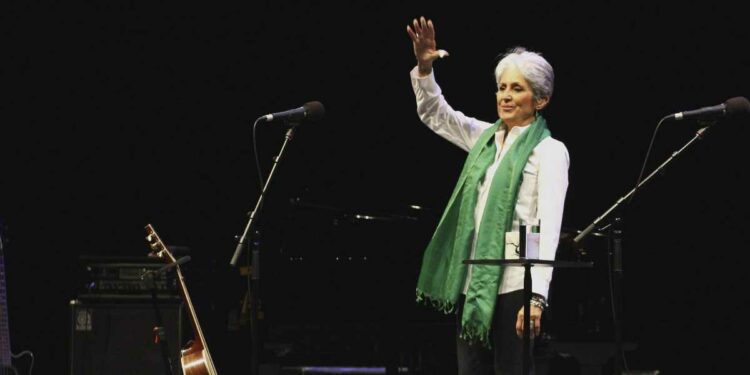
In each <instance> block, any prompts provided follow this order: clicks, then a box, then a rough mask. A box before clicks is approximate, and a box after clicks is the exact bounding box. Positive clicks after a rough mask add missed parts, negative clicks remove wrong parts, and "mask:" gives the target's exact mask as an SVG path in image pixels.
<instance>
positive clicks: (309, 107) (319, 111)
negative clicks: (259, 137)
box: [261, 101, 325, 122]
mask: <svg viewBox="0 0 750 375" xmlns="http://www.w3.org/2000/svg"><path fill="white" fill-rule="evenodd" d="M324 113H325V108H323V104H322V103H321V102H319V101H312V102H307V103H305V104H304V105H303V106H302V107H299V108H295V109H290V110H287V111H283V112H276V113H269V114H267V115H265V116H262V117H261V118H262V119H264V120H266V122H269V121H273V120H283V121H286V122H298V121H301V120H317V119H319V118H321V117H323V114H324Z"/></svg>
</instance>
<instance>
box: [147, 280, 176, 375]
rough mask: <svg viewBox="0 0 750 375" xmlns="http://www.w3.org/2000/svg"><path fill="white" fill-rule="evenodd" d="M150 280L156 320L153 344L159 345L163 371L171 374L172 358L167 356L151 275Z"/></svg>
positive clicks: (167, 351)
mask: <svg viewBox="0 0 750 375" xmlns="http://www.w3.org/2000/svg"><path fill="white" fill-rule="evenodd" d="M151 282H152V283H153V284H154V285H152V288H151V302H152V303H153V305H154V318H155V320H156V326H155V327H154V329H153V330H152V332H153V333H154V344H158V345H159V346H160V347H161V356H162V359H163V360H164V371H165V372H164V373H165V374H168V375H173V374H174V371H173V369H172V359H171V358H169V343H168V340H167V334H166V332H165V331H164V321H163V319H162V317H161V311H160V310H159V302H158V301H157V298H156V285H155V283H156V282H155V279H154V278H153V277H152V278H151Z"/></svg>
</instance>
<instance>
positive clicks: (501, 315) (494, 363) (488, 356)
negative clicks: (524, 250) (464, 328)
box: [456, 290, 534, 375]
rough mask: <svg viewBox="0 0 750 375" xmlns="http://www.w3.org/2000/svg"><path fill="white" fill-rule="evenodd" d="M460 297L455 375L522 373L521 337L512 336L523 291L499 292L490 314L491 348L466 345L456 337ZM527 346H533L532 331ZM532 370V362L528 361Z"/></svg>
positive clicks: (459, 330) (460, 312) (459, 321)
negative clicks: (492, 311)
mask: <svg viewBox="0 0 750 375" xmlns="http://www.w3.org/2000/svg"><path fill="white" fill-rule="evenodd" d="M463 303H464V298H463V297H461V299H460V300H459V303H458V308H457V309H456V346H457V354H458V374H459V375H493V374H494V375H500V374H503V375H506V374H513V375H515V374H522V372H523V339H522V338H520V337H518V335H516V318H517V316H518V310H520V309H521V307H522V306H523V290H518V291H515V292H510V293H506V294H499V295H498V297H497V303H496V304H495V313H494V315H493V317H492V328H491V330H490V342H491V345H492V347H491V348H486V347H484V346H482V345H480V344H473V345H472V344H469V343H468V342H466V340H464V339H462V338H461V337H460V334H461V314H462V313H463ZM531 337H532V340H531V345H532V347H533V343H534V341H533V337H534V335H533V334H532V336H531ZM529 365H530V369H531V373H532V374H533V373H534V367H533V366H534V365H533V361H532V363H530V364H529Z"/></svg>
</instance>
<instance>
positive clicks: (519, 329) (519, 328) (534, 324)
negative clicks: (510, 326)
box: [516, 308, 542, 338]
mask: <svg viewBox="0 0 750 375" xmlns="http://www.w3.org/2000/svg"><path fill="white" fill-rule="evenodd" d="M523 320H524V315H523V308H522V309H521V311H520V312H519V313H518V317H517V318H516V335H517V336H518V337H519V338H523V327H524V324H523V323H524V321H523ZM541 322H542V317H541V316H539V315H536V314H531V317H530V318H529V325H530V326H531V332H532V333H533V334H534V336H539V335H540V334H541V333H542V324H541Z"/></svg>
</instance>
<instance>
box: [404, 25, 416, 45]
mask: <svg viewBox="0 0 750 375" xmlns="http://www.w3.org/2000/svg"><path fill="white" fill-rule="evenodd" d="M406 32H407V33H408V34H409V38H411V41H412V42H414V43H416V42H417V34H416V33H415V32H414V31H413V30H412V29H411V26H409V25H406Z"/></svg>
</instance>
